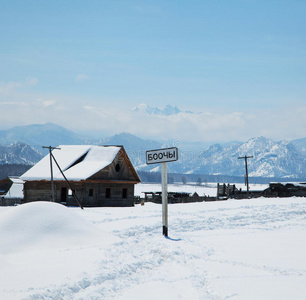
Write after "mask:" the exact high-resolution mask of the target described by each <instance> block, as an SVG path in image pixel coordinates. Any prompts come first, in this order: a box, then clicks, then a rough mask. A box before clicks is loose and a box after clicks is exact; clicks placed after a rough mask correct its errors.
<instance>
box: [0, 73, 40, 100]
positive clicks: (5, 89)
mask: <svg viewBox="0 0 306 300" xmlns="http://www.w3.org/2000/svg"><path fill="white" fill-rule="evenodd" d="M37 83H38V79H37V78H35V77H31V78H26V79H25V80H23V81H11V82H0V95H4V96H8V95H10V94H12V93H14V92H16V91H17V90H18V89H21V88H27V87H31V86H35V85H36V84H37Z"/></svg>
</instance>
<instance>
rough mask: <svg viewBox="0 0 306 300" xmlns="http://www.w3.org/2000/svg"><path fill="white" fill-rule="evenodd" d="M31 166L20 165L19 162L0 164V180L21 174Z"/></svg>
mask: <svg viewBox="0 0 306 300" xmlns="http://www.w3.org/2000/svg"><path fill="white" fill-rule="evenodd" d="M31 167H32V166H31V165H21V164H4V165H0V180H1V179H4V178H7V177H8V176H21V175H22V174H23V173H25V172H26V171H28V170H29V169H30V168H31Z"/></svg>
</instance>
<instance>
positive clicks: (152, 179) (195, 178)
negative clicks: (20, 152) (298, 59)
mask: <svg viewBox="0 0 306 300" xmlns="http://www.w3.org/2000/svg"><path fill="white" fill-rule="evenodd" d="M31 167H32V166H30V165H22V164H4V165H0V180H1V179H4V178H7V177H8V176H21V175H22V174H23V173H25V172H26V171H27V170H29V169H30V168H31ZM137 173H138V175H139V177H140V179H141V181H142V182H143V183H161V173H160V172H144V171H138V172H137ZM174 182H182V183H197V184H205V183H206V182H219V183H244V182H245V178H244V177H241V176H228V175H204V174H179V173H168V183H174ZM270 182H306V178H275V177H249V183H250V184H252V183H257V184H268V183H270Z"/></svg>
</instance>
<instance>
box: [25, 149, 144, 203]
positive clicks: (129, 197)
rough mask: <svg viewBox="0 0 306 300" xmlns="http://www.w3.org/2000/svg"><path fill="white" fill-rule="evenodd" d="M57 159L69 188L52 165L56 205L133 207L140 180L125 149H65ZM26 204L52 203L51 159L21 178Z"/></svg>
mask: <svg viewBox="0 0 306 300" xmlns="http://www.w3.org/2000/svg"><path fill="white" fill-rule="evenodd" d="M58 148H60V150H58V149H54V150H53V151H52V154H53V155H54V157H55V159H56V161H57V163H58V165H59V167H60V168H61V170H62V172H63V174H64V175H65V177H66V178H67V179H68V181H69V183H70V186H71V188H72V189H73V190H70V188H69V185H68V184H67V182H66V181H65V179H64V177H63V175H62V173H61V171H60V170H59V168H58V167H57V165H56V163H55V162H54V161H52V169H53V173H52V174H53V186H54V201H56V202H61V203H64V204H66V205H68V206H70V205H71V206H72V205H77V201H76V200H75V198H74V197H73V194H75V195H76V197H77V199H78V200H79V202H80V203H81V204H82V206H133V205H134V185H135V184H137V183H139V182H140V179H139V177H138V175H137V173H136V171H135V169H134V167H133V165H132V163H131V161H130V159H129V158H128V156H127V154H126V152H125V150H124V148H123V146H91V145H63V146H58ZM20 178H21V179H22V180H23V181H24V182H25V183H24V202H32V201H50V200H52V181H51V168H50V155H47V156H45V157H44V158H43V159H42V160H41V161H39V162H38V163H37V164H36V165H35V166H33V167H32V168H31V169H30V170H28V171H27V172H26V173H24V174H23V175H22V176H21V177H20Z"/></svg>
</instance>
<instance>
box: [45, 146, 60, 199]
mask: <svg viewBox="0 0 306 300" xmlns="http://www.w3.org/2000/svg"><path fill="white" fill-rule="evenodd" d="M43 148H44V149H49V155H50V171H51V190H52V198H51V199H52V202H54V200H55V199H54V182H53V168H52V153H51V151H52V150H53V149H58V150H61V148H56V147H51V146H49V147H46V146H43Z"/></svg>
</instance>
